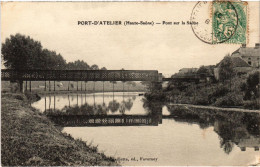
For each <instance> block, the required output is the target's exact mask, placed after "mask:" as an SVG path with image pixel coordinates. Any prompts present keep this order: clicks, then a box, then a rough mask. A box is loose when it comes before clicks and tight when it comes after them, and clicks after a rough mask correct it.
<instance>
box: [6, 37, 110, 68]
mask: <svg viewBox="0 0 260 167" xmlns="http://www.w3.org/2000/svg"><path fill="white" fill-rule="evenodd" d="M1 52H2V55H1V57H2V60H3V62H4V63H3V64H4V66H5V67H6V68H8V69H16V70H32V69H44V70H106V68H105V67H102V68H99V67H98V65H96V64H94V65H89V64H88V63H86V62H85V61H83V60H76V61H74V62H68V63H67V62H66V60H65V59H64V58H63V57H62V55H61V54H59V53H56V52H55V51H51V50H48V49H45V48H43V47H42V45H41V42H39V41H36V40H34V39H32V38H31V37H30V36H25V35H21V34H19V33H18V34H16V35H11V36H10V38H7V39H6V40H5V42H4V43H2V49H1Z"/></svg>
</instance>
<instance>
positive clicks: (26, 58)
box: [1, 34, 44, 70]
mask: <svg viewBox="0 0 260 167" xmlns="http://www.w3.org/2000/svg"><path fill="white" fill-rule="evenodd" d="M1 51H2V56H3V60H4V65H5V67H7V68H10V69H17V70H23V69H39V68H41V67H42V66H43V64H42V61H41V60H42V59H43V58H44V57H43V56H42V55H41V53H42V45H41V43H40V42H38V41H35V40H33V39H31V38H30V37H29V36H27V37H26V36H24V35H21V34H16V35H11V37H10V38H7V39H6V40H5V43H3V44H2V50H1Z"/></svg>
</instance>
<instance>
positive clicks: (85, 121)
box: [44, 94, 162, 127]
mask: <svg viewBox="0 0 260 167" xmlns="http://www.w3.org/2000/svg"><path fill="white" fill-rule="evenodd" d="M79 98H80V99H81V100H80V101H81V102H80V103H79ZM47 99H48V98H47V97H45V99H44V101H45V109H44V113H45V114H46V115H47V116H48V117H49V118H50V119H51V120H52V121H53V122H54V123H55V124H57V125H59V126H63V127H77V126H158V124H161V123H162V106H161V105H158V106H159V107H153V108H152V110H150V109H149V110H148V112H147V113H143V114H126V111H127V110H128V111H130V110H131V108H132V106H133V100H135V96H131V95H130V96H129V95H127V94H126V95H125V94H123V101H122V102H121V103H119V102H117V101H116V100H115V99H114V94H113V99H112V101H110V102H109V103H108V105H106V104H105V103H104V100H103V103H102V104H96V101H95V94H93V102H94V104H88V103H87V102H86V99H87V98H86V94H85V95H84V94H83V95H82V94H81V95H80V96H79V95H78V94H77V95H76V104H75V105H71V104H70V103H71V102H70V95H68V106H65V107H63V108H62V109H56V97H55V96H54V97H53V99H52V98H51V97H49V99H48V103H49V104H47ZM103 99H104V94H103ZM52 100H53V105H52V106H53V108H51V103H52ZM83 101H85V102H83ZM47 105H48V107H47ZM47 108H49V109H47Z"/></svg>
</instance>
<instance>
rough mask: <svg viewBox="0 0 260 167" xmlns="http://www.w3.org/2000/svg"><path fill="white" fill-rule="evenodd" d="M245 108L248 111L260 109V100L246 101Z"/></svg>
mask: <svg viewBox="0 0 260 167" xmlns="http://www.w3.org/2000/svg"><path fill="white" fill-rule="evenodd" d="M243 106H244V108H247V109H260V99H259V98H258V99H256V100H247V101H244V102H243Z"/></svg>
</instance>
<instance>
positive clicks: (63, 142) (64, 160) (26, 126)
mask: <svg viewBox="0 0 260 167" xmlns="http://www.w3.org/2000/svg"><path fill="white" fill-rule="evenodd" d="M1 100H2V103H1V105H2V106H1V111H2V112H1V113H2V115H1V122H2V130H1V141H2V143H1V146H2V150H1V151H2V152H1V159H2V165H4V166H20V165H21V166H35V165H36V166H94V165H100V166H110V165H112V166H115V165H118V164H117V163H116V161H115V159H114V158H112V157H107V156H105V155H104V154H103V153H99V152H98V149H97V147H94V146H91V145H88V144H86V143H85V142H83V141H81V140H78V139H77V140H75V139H73V138H72V137H71V136H70V135H67V134H64V133H62V132H61V130H60V129H59V128H58V127H55V126H54V124H53V123H52V122H51V121H50V120H49V119H48V118H47V117H46V116H45V115H43V114H41V113H40V112H38V111H37V110H35V109H34V108H32V107H30V105H29V102H28V99H27V97H26V96H25V95H24V94H3V93H2V97H1Z"/></svg>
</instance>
